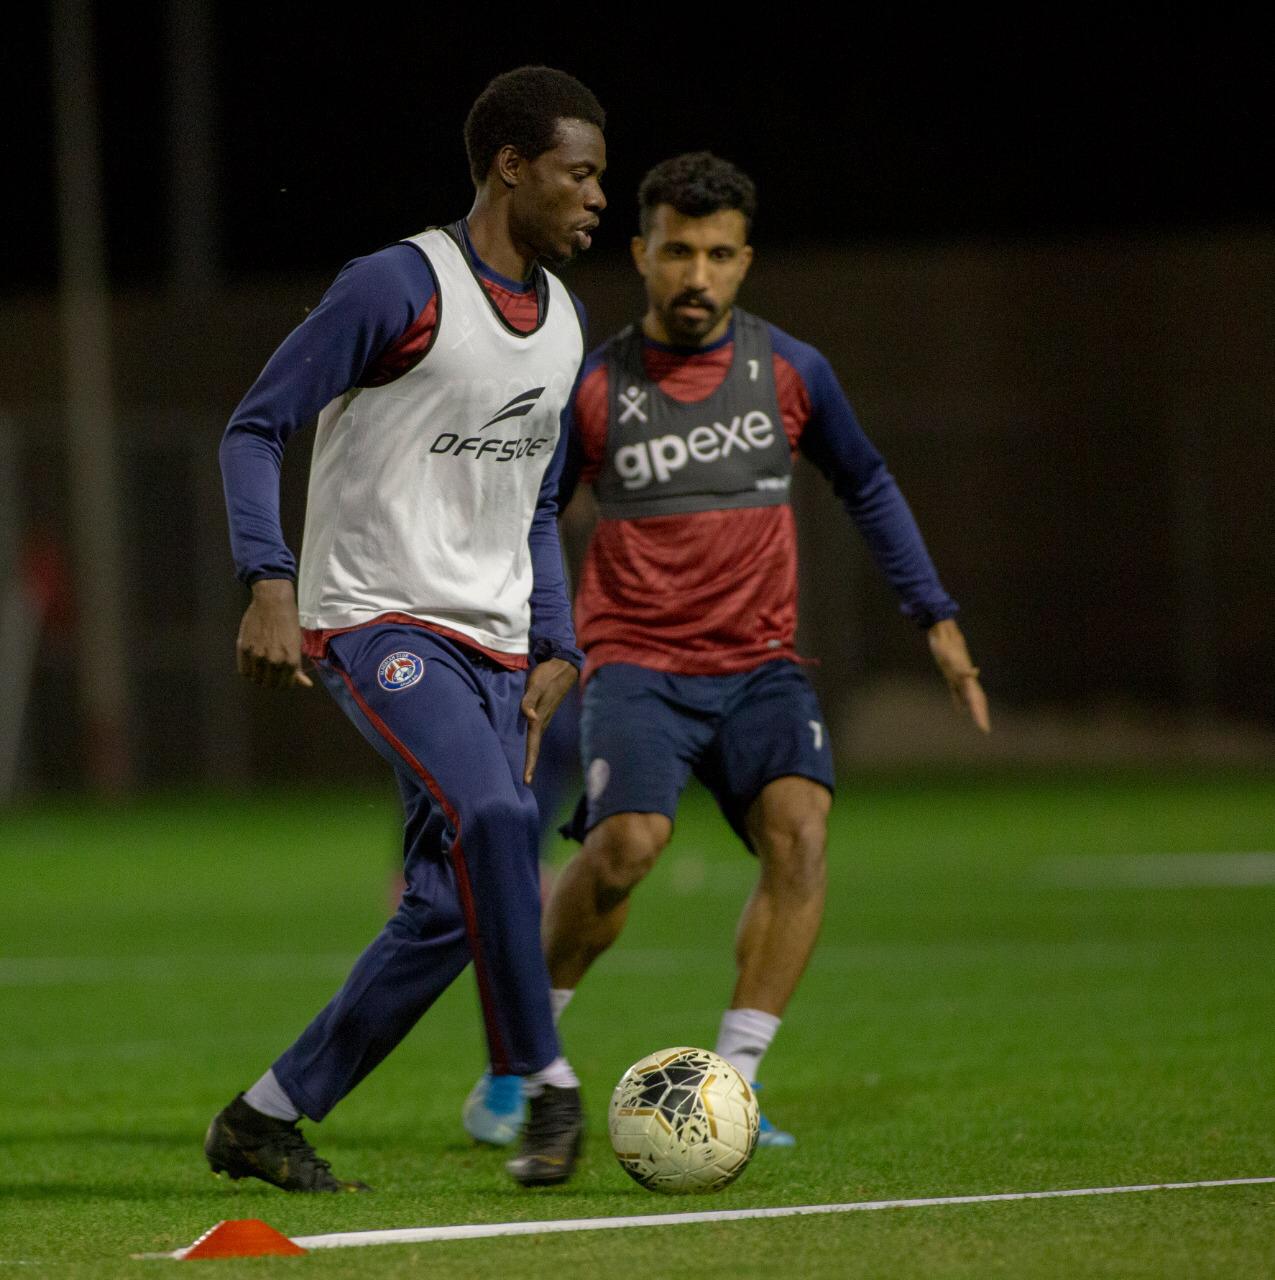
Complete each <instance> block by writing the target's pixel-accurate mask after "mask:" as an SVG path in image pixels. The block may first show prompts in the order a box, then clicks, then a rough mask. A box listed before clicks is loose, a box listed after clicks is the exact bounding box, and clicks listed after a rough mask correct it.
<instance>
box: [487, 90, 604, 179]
mask: <svg viewBox="0 0 1275 1280" xmlns="http://www.w3.org/2000/svg"><path fill="white" fill-rule="evenodd" d="M559 120H583V121H585V122H586V123H587V124H596V125H597V126H598V128H599V129H605V128H606V120H607V118H606V112H604V111H603V110H602V107H601V105H600V104H599V102H598V100H597V98H595V97H594V96H593V94H592V93H591V92H590V91H589V90H588V89H586V88H585V87H584V85H582V84H581V83H580V81H579V80H577V79H576V78H575V76H569V75H567V73H566V72H565V71H555V70H554V69H553V68H552V67H519V68H518V69H517V70H515V71H506V72H505V73H504V74H503V75H499V76H497V77H496V78H495V79H494V80H492V81H491V82H490V83H489V84H488V85H487V87H486V88H485V89H484V90H483V91H482V93H480V94H479V95H478V99H477V101H476V102H475V103H474V105H473V106H472V107H471V108H470V111H469V116H468V117H467V118H466V120H465V152H466V154H467V155H468V156H469V172H470V174H471V175H472V176H473V179H474V182H475V183H476V184H479V185H481V183H482V182H483V180H484V179H485V178H486V177H487V171H488V170H489V169H490V168H491V162H492V161H493V160H494V159H495V158H496V153H497V152H498V151H499V150H500V148H501V147H503V146H505V145H506V144H508V145H510V146H512V147H515V148H516V149H517V151H518V154H519V155H521V156H525V157H526V158H527V159H528V160H534V159H535V158H536V157H537V156H541V155H544V153H545V152H546V151H550V150H552V148H553V146H554V135H555V133H556V131H557V128H558V121H559Z"/></svg>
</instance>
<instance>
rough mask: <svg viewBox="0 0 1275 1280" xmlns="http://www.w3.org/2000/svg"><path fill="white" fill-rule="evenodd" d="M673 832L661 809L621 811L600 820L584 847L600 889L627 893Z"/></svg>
mask: <svg viewBox="0 0 1275 1280" xmlns="http://www.w3.org/2000/svg"><path fill="white" fill-rule="evenodd" d="M671 834H672V832H671V826H670V823H669V820H668V819H667V818H666V817H664V815H663V814H659V813H618V814H615V815H614V816H613V817H610V818H607V819H605V820H604V821H603V822H600V823H599V824H598V825H597V826H596V827H594V828H593V830H592V831H590V832H589V835H588V838H587V839H586V840H585V842H584V847H583V849H581V851H580V852H581V857H582V858H584V860H585V861H586V862H587V864H588V866H589V868H590V870H591V871H592V873H593V877H594V880H595V882H596V883H597V884H598V886H599V890H600V891H601V892H603V893H605V894H607V895H616V894H618V895H620V896H623V895H626V894H628V893H629V892H630V891H631V890H632V889H633V888H634V887H635V886H637V885H638V884H640V883H641V881H642V880H643V879H644V878H645V877H646V875H647V873H648V872H649V871H650V870H651V868H652V867H653V866H654V865H655V862H656V859H657V858H658V857H659V856H660V854H661V853H662V852H663V850H664V846H665V845H666V844H668V840H669V836H670V835H671Z"/></svg>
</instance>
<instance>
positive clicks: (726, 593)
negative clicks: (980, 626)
mask: <svg viewBox="0 0 1275 1280" xmlns="http://www.w3.org/2000/svg"><path fill="white" fill-rule="evenodd" d="M768 329H769V333H770V338H771V346H772V353H773V354H772V359H773V364H774V376H775V390H776V393H777V397H778V401H779V407H780V411H781V414H782V417H783V424H784V430H785V433H786V434H787V437H788V442H789V446H790V448H791V449H792V450H793V452H794V454H796V453H797V452H798V451H800V452H801V453H802V454H803V455H804V456H805V457H807V458H808V459H809V460H810V461H811V462H813V463H814V464H815V466H816V467H818V469H819V470H820V471H821V472H823V474H824V475H825V476H826V477H827V479H828V480H829V482H830V483H831V484H832V487H833V490H834V491H835V492H836V494H837V496H838V497H839V498H840V499H841V501H842V503H843V505H844V506H845V507H846V510H847V511H848V512H849V514H850V516H851V518H852V520H853V521H854V523H855V525H856V526H857V528H858V529H859V532H860V534H861V535H862V536H863V537H864V539H865V541H866V542H867V544H868V547H869V549H870V550H871V552H872V554H873V556H874V558H875V560H876V562H877V563H878V565H879V566H880V567H881V569H882V571H883V572H884V574H885V576H886V578H887V579H888V581H889V582H890V584H891V586H893V588H894V589H895V591H896V592H897V594H898V596H899V598H900V602H901V608H902V611H903V612H904V613H905V614H906V615H908V616H909V617H911V618H912V619H914V620H915V621H916V622H917V623H919V624H920V625H922V626H929V625H931V624H932V623H934V622H937V621H938V620H940V619H942V618H949V617H952V616H954V615H955V614H956V612H957V606H956V603H955V602H954V601H953V600H952V599H951V598H950V597H949V596H948V594H947V593H946V591H944V589H943V586H942V584H941V583H940V581H939V578H938V575H937V573H936V572H935V569H934V565H933V563H932V562H931V559H930V556H929V553H928V551H927V550H926V547H925V543H924V541H923V540H922V537H921V534H920V531H919V529H918V528H917V525H916V521H915V519H914V518H913V516H912V512H911V510H910V509H909V507H908V505H907V502H906V501H905V499H904V497H903V495H902V493H901V492H900V491H899V487H898V485H897V483H896V482H895V480H894V477H893V476H892V475H891V474H890V473H889V471H888V470H887V469H886V465H885V462H884V460H883V459H882V457H881V455H880V453H878V452H877V450H876V449H875V448H874V447H873V445H872V443H871V441H870V440H869V439H868V437H867V435H866V434H865V433H864V431H863V429H862V427H861V426H860V425H859V422H858V419H857V418H856V417H855V413H854V410H853V409H852V408H851V407H850V404H849V402H848V400H847V399H846V396H845V393H844V392H843V391H842V389H841V386H840V383H839V382H838V381H837V377H836V374H835V373H834V372H833V370H832V367H831V365H830V364H829V363H828V361H827V360H826V359H825V358H824V356H823V355H822V354H820V352H818V351H817V350H816V349H815V348H814V347H811V346H809V345H808V344H806V343H803V342H799V341H797V340H796V339H795V338H792V337H790V336H789V335H788V334H786V333H784V332H783V331H782V330H780V329H777V328H775V326H773V325H769V326H768ZM606 354H607V347H606V346H605V345H604V346H603V347H600V348H598V349H597V350H596V351H594V352H592V353H591V354H590V356H589V358H588V359H587V360H586V361H585V365H584V370H583V372H582V376H581V382H580V386H579V389H578V391H577V393H576V397H575V401H574V405H573V409H572V432H573V457H572V459H571V461H570V463H569V465H568V475H567V477H566V478H565V485H566V488H565V491H564V494H563V499H562V500H563V502H564V503H565V501H566V500H567V498H568V497H569V496H570V490H571V488H572V487H573V486H574V483H575V481H576V479H577V478H578V479H579V480H582V481H584V482H585V483H591V482H592V481H593V480H594V479H595V478H596V477H597V475H598V470H599V468H600V467H601V466H602V464H603V461H604V458H605V456H606V434H607V424H608V419H609V399H610V396H611V394H612V388H611V387H610V386H609V378H608V369H607V361H606ZM733 357H734V341H733V334H732V333H731V332H728V333H727V334H726V336H725V337H724V338H723V339H722V340H721V341H720V342H719V343H716V344H714V345H713V346H711V347H706V348H696V349H693V350H687V349H679V348H670V347H666V346H663V345H662V344H659V343H656V342H653V341H651V340H649V339H648V340H647V341H646V342H645V344H644V347H643V366H644V368H645V371H646V374H647V377H648V378H649V379H650V380H651V381H652V382H654V383H656V384H657V385H658V386H659V388H660V390H661V391H663V392H664V393H665V394H667V395H669V396H671V397H672V398H674V399H676V400H680V401H682V402H684V403H691V402H694V401H698V400H703V399H705V398H706V397H707V396H709V395H710V394H712V392H713V391H714V390H716V388H717V387H718V386H719V385H720V384H721V382H722V380H723V379H724V378H725V377H726V375H727V373H728V371H729V370H730V369H731V367H732V362H733ZM575 618H576V633H577V636H578V638H579V643H580V645H581V647H582V648H583V649H584V650H585V653H586V657H587V662H586V667H585V673H586V676H587V675H588V674H589V673H591V672H592V671H594V670H596V669H597V668H598V667H600V666H603V665H605V664H607V663H612V662H632V663H637V664H639V665H642V666H647V667H651V668H654V669H655V670H659V671H669V672H676V673H679V674H684V675H720V674H728V673H730V672H735V671H745V670H748V669H750V668H751V667H754V666H756V665H757V664H759V663H761V662H765V661H767V660H769V659H772V658H781V657H782V658H796V656H797V653H796V648H795V645H796V631H797V534H796V524H795V521H794V518H793V512H792V508H791V507H790V506H788V505H787V504H783V505H778V506H760V507H742V508H735V509H729V510H712V511H700V512H694V513H691V514H687V515H661V516H648V517H643V518H639V519H611V520H605V519H603V520H599V521H598V523H597V526H596V528H595V529H594V532H593V536H592V539H591V541H590V543H589V549H588V552H587V554H586V558H585V564H584V567H583V570H582V572H581V577H580V585H579V590H578V592H577V596H576V605H575Z"/></svg>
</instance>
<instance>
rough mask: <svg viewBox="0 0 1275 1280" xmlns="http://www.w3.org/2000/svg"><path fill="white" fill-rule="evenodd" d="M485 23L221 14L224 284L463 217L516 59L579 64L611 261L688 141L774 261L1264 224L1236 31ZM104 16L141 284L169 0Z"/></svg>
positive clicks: (1251, 101) (33, 211) (1267, 199)
mask: <svg viewBox="0 0 1275 1280" xmlns="http://www.w3.org/2000/svg"><path fill="white" fill-rule="evenodd" d="M494 12H495V14H496V16H495V17H494V18H493V20H491V21H490V22H489V21H487V20H486V19H484V18H481V17H477V16H474V15H475V13H476V10H474V9H472V8H471V9H463V8H460V7H457V6H448V7H443V6H424V5H412V6H394V5H389V6H386V5H381V6H377V5H370V6H355V7H353V8H351V9H349V10H337V9H328V8H325V7H323V6H317V7H316V6H300V5H296V6H294V5H268V4H267V5H240V4H230V3H221V4H214V5H213V6H212V20H213V27H214V32H215V36H214V39H215V53H214V60H215V77H216V95H215V113H216V118H215V125H216V142H215V155H216V165H217V172H216V174H215V175H213V182H214V185H215V187H216V190H217V193H218V198H217V201H216V203H217V205H218V208H219V219H220V224H221V236H220V239H221V246H220V247H221V254H222V258H223V266H224V269H225V271H226V272H227V273H228V274H229V275H230V276H232V277H233V276H237V275H242V274H247V273H253V272H261V271H266V272H280V271H289V270H306V271H331V270H333V269H335V267H337V266H339V265H340V263H341V261H343V260H344V258H346V257H349V256H353V255H354V254H355V253H356V252H361V251H366V250H367V249H369V248H372V247H376V246H378V245H380V244H382V243H384V242H386V241H387V240H390V239H394V238H397V237H398V236H399V235H401V234H404V233H408V232H410V231H412V230H414V229H415V228H417V227H418V226H419V225H420V224H422V223H423V222H427V221H436V220H439V219H446V218H450V217H451V216H453V215H454V214H456V213H457V212H461V211H463V210H464V209H465V208H467V207H468V200H469V197H470V188H469V183H468V177H467V174H466V168H465V162H464V154H463V150H462V145H461V141H460V129H461V124H462V122H463V120H464V116H465V113H466V111H467V109H468V107H469V104H470V103H471V102H472V100H473V98H474V97H475V96H476V94H477V93H478V92H479V91H480V90H481V88H482V86H483V85H484V84H485V83H486V81H487V79H489V78H490V76H491V75H493V74H495V73H497V72H499V71H501V70H505V69H508V68H509V67H512V66H516V65H519V64H521V63H526V62H545V63H549V64H550V65H554V66H559V67H562V68H563V69H565V70H569V71H571V72H572V73H573V74H575V75H577V76H579V77H580V78H581V79H583V80H584V81H585V82H586V83H588V84H589V85H590V87H592V88H593V89H594V91H595V92H596V93H597V95H598V96H599V98H600V99H601V101H602V103H603V106H604V107H605V108H606V110H607V112H608V113H609V125H608V130H607V134H608V143H609V150H610V166H611V167H610V175H609V181H608V183H607V187H608V192H609V196H610V199H611V201H612V204H611V214H610V216H609V217H608V218H607V220H606V223H605V225H604V227H603V231H602V235H601V238H600V239H599V241H598V247H599V248H606V247H608V246H614V245H617V244H620V243H622V242H623V241H624V239H625V238H626V237H627V236H628V235H629V234H630V232H631V228H632V203H633V194H634V191H635V188H636V185H637V181H638V179H639V178H640V176H641V174H642V172H643V171H644V170H645V169H646V168H647V167H649V166H650V165H651V164H653V163H654V162H656V161H657V160H659V159H662V158H663V157H665V156H667V155H670V154H673V153H675V152H677V151H681V150H687V149H694V148H700V147H708V148H710V149H712V150H715V151H718V152H719V153H720V154H723V155H725V156H727V157H729V158H731V159H734V160H735V161H736V162H737V163H739V164H741V165H743V166H744V167H746V168H747V169H749V170H750V171H751V172H752V173H753V174H754V176H755V178H756V180H757V182H758V185H759V188H760V192H761V199H762V212H761V217H760V219H759V222H758V226H757V242H758V244H759V245H760V246H761V247H763V248H764V247H765V246H766V245H768V244H774V243H777V242H784V243H791V242H793V241H797V242H804V241H812V240H823V241H827V240H836V241H840V242H850V243H857V244H862V243H865V242H867V243H871V242H882V241H885V242H898V241H910V240H911V241H915V240H933V239H947V238H952V237H1043V236H1056V235H1060V234H1062V235H1068V234H1071V235H1080V234H1089V233H1094V232H1113V231H1115V232H1122V231H1150V230H1165V229H1182V228H1200V227H1208V228H1218V227H1231V226H1237V225H1238V226H1254V225H1266V224H1267V223H1268V222H1269V221H1270V218H1271V215H1272V212H1275V200H1273V198H1272V195H1271V190H1272V184H1271V183H1270V181H1269V177H1270V169H1271V159H1272V156H1271V145H1270V140H1271V127H1272V123H1275V122H1273V120H1272V111H1271V94H1270V83H1271V67H1272V54H1273V53H1275V50H1273V48H1272V44H1271V41H1270V38H1269V36H1261V35H1259V33H1258V30H1257V29H1256V27H1254V26H1249V25H1247V24H1245V23H1244V22H1241V21H1238V20H1237V21H1236V22H1234V23H1233V24H1232V25H1229V26H1226V25H1222V24H1217V25H1213V26H1210V27H1208V28H1201V27H1200V26H1198V25H1192V24H1190V23H1187V22H1185V21H1183V22H1180V23H1177V24H1171V23H1168V22H1166V20H1165V19H1163V18H1161V19H1159V20H1158V22H1157V23H1156V24H1154V25H1152V24H1150V23H1143V22H1138V21H1134V20H1132V19H1121V18H1119V17H1117V16H1113V15H1110V14H1105V15H1101V16H1088V17H1080V16H1075V17H1073V18H1071V19H1070V20H1067V21H1063V20H1060V19H1059V18H1057V17H1053V18H1051V17H1049V16H1048V15H1045V14H1042V13H1039V12H1038V13H1034V14H1031V15H1027V16H1022V17H1019V18H1017V19H1014V18H1006V19H1004V20H1003V21H1001V22H999V23H996V24H990V23H989V24H988V25H987V27H986V28H984V29H981V30H980V29H977V27H976V26H975V25H974V24H969V25H962V24H951V25H948V26H944V27H938V28H936V27H934V26H933V25H931V24H930V23H929V22H923V21H922V20H921V19H920V18H919V17H918V18H915V19H914V23H913V25H912V26H911V28H910V29H909V30H907V31H906V32H902V31H900V32H896V33H895V34H893V35H891V34H886V33H882V32H881V31H879V30H874V31H866V30H865V31H860V30H857V29H856V27H855V24H854V22H853V20H852V19H853V14H851V13H846V14H842V15H840V17H839V19H838V22H837V25H836V27H835V29H834V30H826V29H825V28H824V27H823V25H822V23H820V22H816V21H814V20H812V19H810V18H809V17H805V16H800V15H798V16H796V17H795V19H794V21H793V25H792V28H791V30H790V31H789V32H787V33H785V28H784V26H783V25H777V26H776V27H775V28H774V29H773V30H767V29H765V28H759V27H758V25H757V23H756V21H755V20H754V19H741V18H739V17H737V16H735V15H734V14H733V13H732V12H731V11H729V10H712V11H709V12H708V13H706V15H705V16H704V17H703V18H698V19H697V18H696V17H689V18H688V17H686V16H681V15H664V14H661V13H659V12H658V11H657V12H652V13H650V14H646V13H643V12H641V11H626V12H625V13H624V14H623V15H620V14H619V13H617V14H616V15H615V16H614V17H612V16H610V15H609V14H608V11H607V10H605V9H599V10H590V9H584V10H577V9H570V10H568V8H567V7H566V6H553V5H550V6H539V7H537V8H535V9H527V10H523V11H519V10H515V9H499V10H496V11H494ZM462 14H463V15H468V16H459V15H462ZM316 15H318V16H316ZM519 15H520V16H519ZM48 28H49V19H48V9H47V8H44V7H35V8H34V9H33V10H31V11H30V12H28V13H27V14H26V16H25V17H21V18H19V19H17V28H16V32H17V34H18V36H19V38H18V39H16V40H15V43H14V44H13V45H12V46H11V50H13V51H14V52H17V51H19V50H20V51H21V53H20V56H17V57H12V58H10V59H9V66H8V68H7V71H6V83H5V89H4V92H5V94H6V96H7V97H8V98H9V102H8V104H7V107H6V110H5V116H6V118H7V120H8V125H7V128H6V132H7V133H9V134H10V137H9V140H8V141H7V142H6V150H7V152H8V156H7V160H6V169H7V172H8V176H9V181H8V183H7V187H8V194H7V198H6V221H7V222H8V224H9V237H8V239H9V242H10V250H11V251H10V252H9V253H7V254H6V255H5V264H4V283H5V284H6V285H7V286H8V287H11V288H12V287H20V288H41V287H45V288H47V287H49V286H51V285H52V283H53V280H54V269H55V264H54V250H55V225H54V199H53V191H52V166H53V156H52V150H51V143H50V138H51V116H52V108H51V101H50V92H49V86H48V76H47V66H48V53H47V49H48V38H49V30H48ZM10 31H11V34H12V33H14V28H13V26H12V25H11V26H10ZM97 31H98V42H99V67H100V76H101V80H100V92H101V109H102V120H103V159H104V162H105V174H106V196H107V199H106V206H107V209H106V212H107V216H108V218H109V226H110V259H111V269H112V275H113V278H114V279H115V280H117V281H118V282H119V283H122V284H133V283H142V282H147V281H153V280H155V279H156V278H157V277H158V275H159V274H160V273H161V272H162V270H163V265H164V259H165V216H166V209H165V199H166V176H165V163H164V156H165V149H166V145H167V143H166V118H165V101H166V99H165V77H166V68H165V64H164V56H163V55H164V50H163V40H164V32H165V22H164V6H162V5H160V4H156V3H154V2H153V0H152V2H150V3H135V4H129V5H126V6H120V5H100V6H98V13H97ZM24 33H25V34H24ZM19 245H20V246H22V247H21V250H20V251H18V252H14V251H13V250H14V249H15V248H16V246H19Z"/></svg>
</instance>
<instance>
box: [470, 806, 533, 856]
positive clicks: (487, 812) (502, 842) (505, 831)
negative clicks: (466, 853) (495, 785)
mask: <svg viewBox="0 0 1275 1280" xmlns="http://www.w3.org/2000/svg"><path fill="white" fill-rule="evenodd" d="M460 820H461V821H460V826H461V831H460V836H461V840H462V841H463V842H467V843H470V844H473V843H475V842H476V841H480V842H482V843H483V844H488V843H491V844H493V845H495V846H497V847H501V848H507V847H508V846H509V845H510V844H511V843H512V842H515V841H522V842H526V841H528V840H530V841H531V842H532V843H533V844H535V843H538V841H539V838H540V820H539V815H538V813H537V810H536V804H535V801H534V800H532V799H531V798H530V797H528V798H527V799H526V800H523V799H522V798H521V797H519V796H517V795H512V794H511V795H491V796H484V797H483V798H482V799H481V800H479V801H477V802H476V803H475V804H473V805H472V806H471V807H470V810H469V812H468V813H462V814H461V815H460ZM466 837H468V840H467V841H466Z"/></svg>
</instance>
